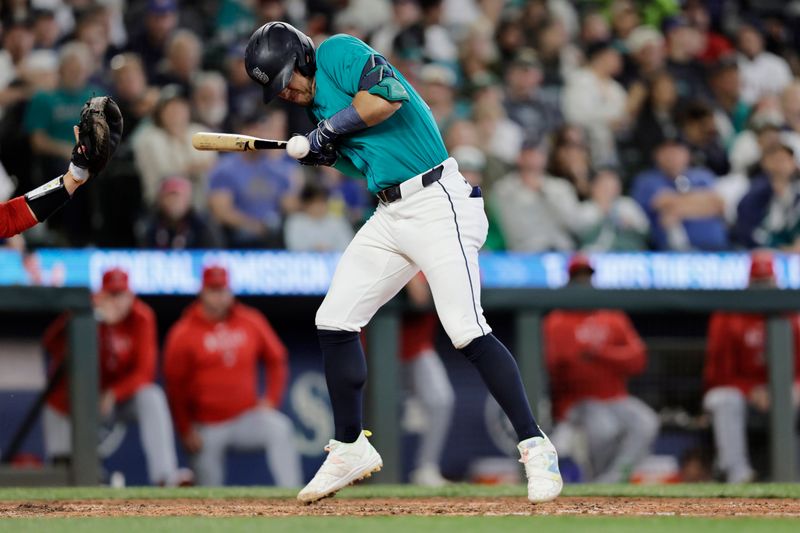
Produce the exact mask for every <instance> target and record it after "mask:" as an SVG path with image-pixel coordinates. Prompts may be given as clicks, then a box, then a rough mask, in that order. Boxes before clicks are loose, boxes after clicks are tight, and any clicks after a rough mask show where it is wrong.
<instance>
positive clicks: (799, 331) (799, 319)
mask: <svg viewBox="0 0 800 533" xmlns="http://www.w3.org/2000/svg"><path fill="white" fill-rule="evenodd" d="M792 333H794V382H795V383H796V384H797V386H798V387H800V315H795V316H793V317H792Z"/></svg>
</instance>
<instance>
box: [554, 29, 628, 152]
mask: <svg viewBox="0 0 800 533" xmlns="http://www.w3.org/2000/svg"><path fill="white" fill-rule="evenodd" d="M586 61H587V66H586V67H585V68H582V69H580V70H578V71H576V72H575V73H574V74H573V75H572V76H571V77H570V78H569V79H568V80H567V85H566V88H565V90H564V103H563V109H564V117H565V118H566V120H567V122H569V123H571V124H576V125H578V126H581V127H583V128H585V129H586V131H587V132H588V134H589V143H590V147H591V150H590V151H591V154H592V161H593V163H594V164H595V165H602V164H614V163H616V161H617V152H616V139H615V134H616V132H617V131H618V130H620V129H621V128H622V127H623V126H625V124H626V122H627V120H628V117H627V115H626V107H625V106H626V94H625V89H623V88H622V86H621V85H620V84H619V83H618V82H617V81H616V80H614V76H616V75H617V74H619V72H620V69H621V68H622V59H621V56H620V54H619V52H617V50H616V49H615V48H614V47H613V46H612V45H611V43H610V42H598V43H593V44H592V45H590V46H589V48H588V49H587V50H586Z"/></svg>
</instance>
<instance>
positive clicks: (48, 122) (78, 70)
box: [23, 42, 102, 246]
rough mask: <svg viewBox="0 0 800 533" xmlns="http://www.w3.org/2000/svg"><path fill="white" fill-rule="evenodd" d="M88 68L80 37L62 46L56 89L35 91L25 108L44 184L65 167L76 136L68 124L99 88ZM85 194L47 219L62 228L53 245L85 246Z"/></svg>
mask: <svg viewBox="0 0 800 533" xmlns="http://www.w3.org/2000/svg"><path fill="white" fill-rule="evenodd" d="M91 70H92V56H91V52H90V51H89V48H88V47H87V46H86V45H85V44H83V43H78V42H71V43H67V44H65V45H64V46H63V47H62V48H61V52H60V57H59V66H58V75H59V84H58V87H56V89H55V90H52V91H41V92H38V93H36V94H34V96H33V98H32V99H31V102H30V104H29V105H28V109H27V110H26V112H25V119H24V123H23V126H24V130H25V132H26V133H27V134H28V135H30V143H31V150H32V152H33V155H34V158H35V159H34V161H33V165H34V168H33V177H32V178H33V182H34V184H41V183H44V182H45V181H46V180H49V179H51V178H52V177H53V176H57V175H59V174H61V173H63V172H64V169H65V168H66V167H67V165H68V164H69V160H70V157H71V156H72V147H73V145H74V144H75V136H74V133H73V131H72V127H73V126H74V125H75V124H76V123H77V121H78V119H79V118H80V114H81V108H82V107H83V104H84V103H85V102H86V101H87V100H89V99H90V98H91V97H92V95H93V94H98V95H100V94H102V91H101V90H98V89H96V88H93V87H91V86H89V85H88V83H87V80H88V79H89V75H90V72H91ZM91 214H92V213H91V206H90V205H89V196H88V195H87V194H85V193H84V192H82V191H80V192H79V193H78V194H77V195H76V196H75V197H74V198H73V201H72V202H70V204H69V205H67V206H65V208H64V209H62V210H61V211H60V212H59V213H56V214H55V215H54V216H53V217H51V218H50V219H49V220H48V225H49V226H50V228H51V229H61V228H63V230H64V231H63V233H62V234H61V235H59V237H60V240H58V241H57V242H55V244H61V245H71V246H85V245H86V244H88V243H89V238H90V235H91V233H92V232H91Z"/></svg>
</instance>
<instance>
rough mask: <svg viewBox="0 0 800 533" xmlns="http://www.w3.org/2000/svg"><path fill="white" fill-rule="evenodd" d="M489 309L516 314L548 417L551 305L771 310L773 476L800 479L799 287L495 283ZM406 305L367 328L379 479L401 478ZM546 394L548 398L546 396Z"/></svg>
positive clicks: (526, 369) (522, 348) (526, 375)
mask: <svg viewBox="0 0 800 533" xmlns="http://www.w3.org/2000/svg"><path fill="white" fill-rule="evenodd" d="M482 303H483V307H484V309H485V310H487V311H511V312H512V313H513V315H514V331H515V334H514V335H515V339H514V345H513V346H510V348H511V349H512V351H513V352H514V354H515V356H516V358H517V362H518V364H519V366H520V370H521V372H522V377H523V381H524V383H525V387H526V389H527V392H528V395H529V397H530V398H531V400H532V401H533V402H534V406H535V408H536V409H537V411H538V412H537V416H538V418H539V420H540V421H543V420H549V417H550V413H549V405H550V402H549V401H546V400H547V373H546V370H545V365H544V356H543V344H542V341H543V338H542V317H543V315H544V314H545V313H547V312H548V311H550V310H552V309H618V310H621V311H626V312H638V313H664V312H676V313H680V312H692V313H704V312H713V311H738V312H753V313H764V314H765V315H766V316H767V339H766V344H767V360H768V366H769V391H770V398H771V402H770V413H769V424H768V425H769V451H770V474H771V479H772V481H775V482H779V481H780V482H790V481H796V480H797V453H798V448H797V436H796V430H795V419H794V412H793V406H792V382H793V376H794V358H793V350H794V343H793V342H792V330H791V325H790V322H789V319H788V318H787V316H786V314H787V313H789V312H796V311H798V310H800V291H796V290H781V289H745V290H637V289H631V290H628V289H626V290H608V289H593V288H589V287H565V288H562V289H488V290H484V291H483V298H482ZM402 311H403V307H402V305H401V304H400V303H399V302H398V301H397V300H395V301H393V302H391V303H390V304H389V305H386V306H384V308H383V309H382V310H381V311H379V313H378V314H377V315H376V316H375V317H374V318H373V320H372V321H371V322H370V327H369V328H368V329H367V343H368V349H369V351H370V353H379V354H381V356H380V357H373V358H370V361H369V364H370V383H369V385H368V392H367V402H368V406H367V412H368V416H369V427H370V428H371V429H373V430H374V436H373V437H372V440H373V441H374V443H375V446H376V448H377V449H379V450H380V451H381V455H382V456H383V459H384V468H383V470H382V472H381V476H380V482H382V483H397V482H399V481H400V467H399V465H400V456H401V455H400V428H399V424H398V423H397V405H398V402H399V398H400V392H399V391H400V383H399V377H398V376H399V374H400V373H399V364H398V359H397V350H398V332H399V327H400V316H401V313H402ZM543 400H544V401H543Z"/></svg>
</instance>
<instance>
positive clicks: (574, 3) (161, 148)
mask: <svg viewBox="0 0 800 533" xmlns="http://www.w3.org/2000/svg"><path fill="white" fill-rule="evenodd" d="M0 17H1V18H0V20H2V30H1V32H0V36H1V39H0V164H1V165H2V170H0V182H3V184H4V185H5V187H0V190H2V191H6V195H11V194H14V193H20V192H24V191H27V190H30V189H31V188H32V187H34V186H36V185H39V184H41V183H43V182H44V180H46V179H49V178H50V177H52V176H53V175H57V174H60V173H62V172H63V171H64V169H65V168H66V164H67V161H68V159H69V154H70V150H71V146H72V129H71V128H72V124H73V123H74V122H75V121H76V119H77V117H78V114H79V111H80V107H81V105H82V104H83V102H84V101H85V100H86V99H87V98H88V97H89V96H91V95H92V94H105V93H108V94H111V95H112V96H113V97H114V98H115V99H116V100H117V102H118V103H119V104H120V107H121V109H122V112H123V115H124V120H125V131H124V137H123V138H124V142H123V144H122V146H121V147H120V149H119V151H118V155H117V157H116V158H115V160H114V161H113V163H112V165H111V166H110V167H109V168H108V169H107V171H106V172H105V174H104V175H103V176H101V178H100V179H98V180H95V183H93V184H92V187H87V188H82V189H81V190H80V191H78V193H77V198H75V201H73V202H71V203H70V205H69V206H67V207H66V208H65V209H63V210H62V211H61V212H60V213H59V214H58V216H56V217H53V219H52V220H51V221H49V222H48V225H47V227H46V228H41V229H38V230H34V231H30V232H28V234H27V235H26V239H27V241H28V242H29V244H31V245H35V246H47V245H50V246H52V245H56V246H87V245H96V246H104V247H136V246H141V247H147V248H160V249H170V248H206V247H228V248H289V249H298V250H340V249H341V248H342V247H344V246H345V245H346V243H347V240H348V237H349V235H350V234H351V233H352V232H353V231H355V230H357V229H358V227H359V225H360V224H361V223H363V221H364V220H365V218H367V217H369V215H370V213H371V211H372V210H373V208H374V206H375V202H376V201H377V200H376V199H374V198H373V197H371V196H370V195H369V194H368V193H367V191H366V189H365V186H364V184H363V183H360V182H358V181H353V180H349V179H345V178H344V177H343V176H342V175H340V174H339V173H338V172H337V171H335V170H332V169H329V168H320V167H301V166H300V165H298V164H297V163H296V162H295V161H294V160H292V159H291V158H289V157H287V156H285V155H284V154H283V153H279V152H259V153H254V154H225V155H218V154H216V153H213V152H199V151H196V150H194V149H193V148H192V146H191V143H190V138H191V135H192V133H194V132H197V131H201V130H212V131H226V132H227V131H235V132H240V133H245V134H251V135H260V136H264V137H271V138H287V137H288V136H289V135H291V134H295V133H304V132H306V131H308V130H309V129H310V128H311V127H312V124H311V122H310V121H309V119H308V117H307V116H306V114H305V111H304V110H302V109H299V108H296V107H292V106H291V105H289V104H283V103H281V102H277V103H274V104H271V105H270V106H269V107H265V106H264V104H263V103H262V102H261V99H260V92H259V87H258V86H257V85H256V84H255V83H252V82H251V80H250V79H249V77H248V76H247V73H246V72H245V69H244V60H243V55H244V43H245V42H246V40H247V38H248V37H249V35H250V33H251V32H252V31H253V30H254V29H255V28H257V27H258V26H259V25H261V24H263V23H264V22H267V21H272V20H285V21H289V22H291V23H293V24H295V25H296V26H298V27H299V28H301V29H302V30H303V31H305V32H306V33H308V34H309V35H310V36H312V38H313V39H314V40H315V42H316V43H320V42H321V41H323V40H324V39H325V38H326V37H328V36H330V35H333V34H335V33H339V32H346V33H350V34H353V35H355V36H357V37H359V38H361V39H363V40H365V41H366V42H367V43H369V44H371V45H372V46H373V47H375V48H376V49H377V50H378V51H379V52H380V53H382V54H383V55H385V56H386V57H387V58H388V59H389V61H390V62H391V63H392V64H393V65H394V66H395V67H396V68H397V69H399V70H400V71H401V72H402V73H403V74H404V75H405V76H406V77H407V78H408V79H409V80H410V81H411V83H412V84H413V85H414V86H415V87H416V88H417V89H418V91H419V92H420V93H421V95H422V96H423V98H424V99H425V100H426V101H427V102H428V103H429V105H430V108H431V112H432V113H433V116H434V117H435V119H436V121H437V123H438V125H439V128H440V129H441V132H442V135H443V137H444V139H445V140H446V144H447V148H448V150H449V152H450V154H451V155H452V156H453V157H455V158H456V160H457V161H458V162H459V164H460V166H461V168H462V169H463V170H464V171H465V174H468V176H469V179H470V180H471V181H472V182H473V184H474V185H480V186H481V187H482V189H483V194H484V196H485V197H486V199H487V209H488V210H489V215H490V220H491V226H492V227H491V230H490V238H489V240H488V241H487V248H488V249H494V250H503V249H507V250H513V251H524V252H537V251H547V250H586V251H611V250H643V249H654V250H726V249H736V248H755V247H770V248H775V249H784V250H795V249H797V248H798V246H800V241H799V240H798V237H800V208H798V205H799V204H800V189H799V188H798V180H797V175H798V166H797V164H798V160H799V158H800V81H796V80H795V75H797V74H798V73H800V59H799V58H798V54H797V52H796V50H797V49H798V46H797V45H798V41H799V40H800V32H798V31H797V29H798V21H800V17H798V16H797V15H796V13H795V12H793V11H792V10H791V9H789V8H788V4H784V3H781V2H746V1H744V0H707V1H698V0H661V1H658V2H644V1H638V0H571V1H570V0H336V1H333V0H330V1H324V0H199V1H196V2H194V1H193V2H188V1H178V0H131V1H127V2H126V1H124V0H9V1H6V2H3V4H2V13H0Z"/></svg>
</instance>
